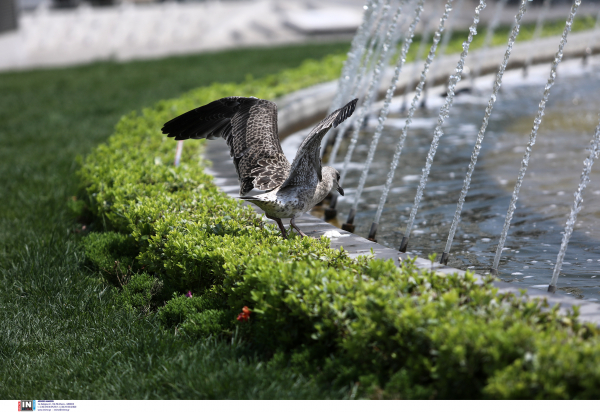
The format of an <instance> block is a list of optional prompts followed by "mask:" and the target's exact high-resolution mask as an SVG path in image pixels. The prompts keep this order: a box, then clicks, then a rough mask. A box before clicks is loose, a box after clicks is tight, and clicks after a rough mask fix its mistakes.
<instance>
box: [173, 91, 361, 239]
mask: <svg viewBox="0 0 600 412" xmlns="http://www.w3.org/2000/svg"><path fill="white" fill-rule="evenodd" d="M356 101H357V99H354V100H352V101H351V102H349V103H348V104H347V105H346V106H344V107H342V108H341V109H338V110H336V111H335V112H333V113H331V114H330V115H329V116H327V117H326V118H325V119H323V120H322V121H321V122H320V123H319V124H317V125H316V126H315V127H314V128H313V130H312V131H311V132H310V133H309V134H308V136H307V137H306V138H305V139H304V141H303V142H302V144H301V145H300V147H299V148H298V153H297V154H296V157H295V159H294V161H293V163H292V164H291V165H290V163H289V162H288V161H287V159H286V157H285V155H284V154H283V150H282V149H281V144H280V143H279V136H278V132H277V106H276V105H275V103H273V102H270V101H268V100H261V99H257V98H255V97H225V98H223V99H219V100H216V101H214V102H212V103H209V104H207V105H205V106H202V107H198V108H196V109H194V110H191V111H189V112H187V113H184V114H182V115H181V116H178V117H176V118H175V119H173V120H171V121H169V122H167V123H165V125H164V126H163V128H162V132H163V133H164V134H167V135H168V136H169V137H175V140H185V139H203V138H207V139H209V140H213V139H216V138H218V137H223V138H224V139H225V141H226V142H227V145H228V146H229V149H230V155H231V157H233V163H234V165H235V167H236V171H237V174H238V177H239V181H240V195H241V197H240V199H244V200H247V201H249V202H252V203H254V204H256V205H258V206H259V207H260V208H261V209H263V210H264V211H265V213H266V216H267V217H268V218H270V219H273V220H275V221H276V222H277V224H278V225H279V228H280V229H281V231H282V234H283V236H284V237H286V232H285V229H284V228H283V224H282V223H281V218H291V219H292V220H291V224H292V226H293V227H294V228H296V230H298V232H299V233H300V234H301V235H304V234H303V233H302V231H300V229H298V227H297V226H296V225H295V223H294V219H295V218H296V217H298V216H300V215H302V214H303V213H305V212H307V211H308V210H310V209H312V207H313V206H315V205H316V204H317V203H319V202H321V201H322V200H323V199H324V198H325V196H327V194H328V193H329V192H330V191H331V190H333V189H337V190H338V191H339V192H340V193H341V194H343V190H342V188H341V187H339V185H338V181H339V176H340V175H339V173H338V172H337V171H336V170H335V169H334V168H332V167H329V166H325V167H321V158H320V155H319V154H320V149H321V140H322V139H323V136H325V134H326V133H327V131H328V130H329V129H331V127H337V126H338V125H339V124H340V123H342V122H343V121H344V120H346V119H347V118H348V117H350V116H351V115H352V113H353V112H354V109H355V108H356ZM253 188H256V189H259V190H266V191H267V192H266V193H262V194H259V195H255V196H244V195H245V194H246V193H248V192H249V191H251V190H252V189H253Z"/></svg>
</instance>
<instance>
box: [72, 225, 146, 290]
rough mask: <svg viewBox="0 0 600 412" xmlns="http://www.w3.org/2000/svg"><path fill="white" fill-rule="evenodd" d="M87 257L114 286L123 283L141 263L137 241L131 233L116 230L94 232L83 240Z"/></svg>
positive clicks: (93, 266)
mask: <svg viewBox="0 0 600 412" xmlns="http://www.w3.org/2000/svg"><path fill="white" fill-rule="evenodd" d="M82 244H83V249H84V251H85V255H86V259H87V261H88V262H89V263H90V264H91V266H92V268H94V269H95V270H98V271H100V272H101V273H102V275H103V276H104V278H105V279H106V280H108V281H109V282H110V283H111V284H113V285H114V286H119V285H122V284H123V283H125V282H126V278H127V277H129V276H130V275H131V273H133V272H134V271H137V269H138V268H139V265H138V264H137V261H136V260H135V258H136V256H137V255H138V254H139V248H138V244H137V242H136V241H135V240H134V238H133V237H132V236H131V235H125V234H122V233H115V232H101V233H97V232H92V233H90V234H89V235H88V236H86V237H84V238H83V240H82Z"/></svg>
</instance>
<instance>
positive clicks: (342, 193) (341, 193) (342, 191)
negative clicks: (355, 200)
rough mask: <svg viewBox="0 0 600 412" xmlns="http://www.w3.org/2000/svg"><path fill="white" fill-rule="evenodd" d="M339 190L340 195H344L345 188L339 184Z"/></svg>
mask: <svg viewBox="0 0 600 412" xmlns="http://www.w3.org/2000/svg"><path fill="white" fill-rule="evenodd" d="M337 191H338V192H339V194H340V195H342V196H344V189H342V188H341V186H338V188H337Z"/></svg>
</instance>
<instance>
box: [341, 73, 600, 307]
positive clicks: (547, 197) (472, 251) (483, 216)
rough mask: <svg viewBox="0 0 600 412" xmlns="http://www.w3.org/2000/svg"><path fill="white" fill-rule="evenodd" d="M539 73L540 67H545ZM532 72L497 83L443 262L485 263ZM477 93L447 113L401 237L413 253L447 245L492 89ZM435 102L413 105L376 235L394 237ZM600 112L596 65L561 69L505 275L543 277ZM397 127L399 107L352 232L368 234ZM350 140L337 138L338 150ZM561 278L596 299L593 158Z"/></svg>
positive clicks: (519, 138) (357, 164)
mask: <svg viewBox="0 0 600 412" xmlns="http://www.w3.org/2000/svg"><path fill="white" fill-rule="evenodd" d="M543 73H545V76H547V73H548V70H547V66H546V69H545V70H543ZM537 80H538V81H535V80H530V81H529V84H523V83H522V82H517V84H516V85H513V86H511V85H510V84H506V83H505V86H503V87H504V90H503V93H502V94H501V95H500V96H499V98H498V101H497V102H496V104H495V107H494V112H493V114H492V117H491V120H490V124H489V126H488V129H487V133H486V137H485V140H484V143H483V148H482V151H481V154H480V156H479V160H478V164H477V167H476V169H475V173H474V175H473V180H472V183H471V189H470V191H469V194H468V196H467V198H466V202H465V205H464V209H463V214H462V222H461V224H460V225H459V228H458V231H457V234H456V236H455V239H454V243H453V246H452V250H451V257H450V261H449V265H450V266H453V267H457V268H460V269H472V270H475V271H477V272H480V273H486V272H488V271H489V269H490V267H491V265H492V262H493V258H494V254H495V249H496V246H497V244H498V238H499V234H500V232H501V230H502V225H503V224H504V216H505V214H506V211H507V208H508V205H509V202H510V198H511V195H512V190H513V187H514V184H515V181H516V177H517V174H518V170H519V168H520V164H521V159H522V156H523V152H524V149H525V146H526V144H527V141H528V139H529V134H530V132H531V127H532V125H533V119H534V117H535V114H536V112H537V108H538V104H539V101H540V99H541V96H542V92H543V84H541V83H545V77H543V79H542V81H540V79H537ZM482 96H483V97H481V98H478V97H474V96H472V95H461V96H458V97H457V99H456V102H455V105H454V107H453V109H452V111H451V115H450V118H449V119H448V120H447V121H446V123H445V126H444V136H442V139H441V142H440V145H439V147H438V151H437V155H436V159H435V162H434V163H433V167H432V169H431V174H430V176H429V181H428V184H427V187H426V189H425V194H424V196H423V200H422V202H421V205H420V208H419V213H418V215H417V219H416V221H415V226H414V227H413V232H412V234H411V239H410V242H409V245H408V251H409V252H411V253H413V254H417V255H419V256H421V257H427V256H428V255H429V254H430V253H437V254H438V256H440V255H441V253H442V252H443V248H444V246H445V242H446V238H447V236H448V230H449V228H450V224H451V221H452V217H453V215H454V212H455V210H456V202H457V200H458V197H459V193H460V190H461V188H462V184H463V179H464V176H465V173H466V170H467V165H468V163H469V161H470V158H471V153H472V150H473V145H474V143H475V139H476V136H477V132H478V130H479V127H480V126H481V121H482V117H483V112H484V109H485V106H486V105H487V99H488V98H489V92H484V93H483V94H482ZM486 96H487V97H486ZM441 103H442V102H441V101H439V102H438V104H441ZM438 110H439V106H438V107H432V108H430V109H425V110H420V111H419V112H417V114H416V117H417V119H416V121H415V123H414V127H412V128H411V129H410V132H409V135H408V138H407V140H406V144H405V147H404V150H403V153H402V157H401V159H400V164H399V166H398V169H397V171H396V175H395V179H394V185H393V188H392V190H391V192H390V195H389V197H388V201H387V203H386V207H385V209H384V212H383V216H382V219H381V222H380V226H379V232H378V236H377V240H378V242H379V243H381V244H383V245H386V246H388V247H393V248H398V247H399V245H400V241H401V239H402V236H403V231H404V230H405V226H406V221H407V218H408V216H409V214H410V208H411V207H412V205H413V201H414V196H415V193H416V188H417V185H418V180H419V178H420V175H421V170H422V168H423V167H424V164H425V157H426V154H427V151H428V150H429V145H430V143H431V138H432V135H433V133H432V131H433V129H434V127H435V124H436V120H437V116H438ZM599 112H600V68H598V67H596V68H595V69H587V70H586V71H581V70H580V69H574V70H573V71H572V72H570V73H569V74H568V75H567V74H562V75H561V72H559V77H558V80H557V82H556V84H555V86H554V88H553V89H552V93H551V96H550V101H549V103H548V105H547V107H546V115H545V116H544V119H543V122H542V126H541V128H540V130H539V135H538V139H537V143H536V145H535V146H534V148H533V152H532V157H531V162H530V165H529V169H528V171H527V174H526V176H525V180H524V183H523V186H522V188H521V192H520V196H519V201H518V203H517V209H516V212H515V215H514V218H513V221H512V226H511V230H510V231H509V236H508V239H507V242H506V245H505V246H506V248H507V249H506V250H505V251H504V252H503V257H502V259H501V262H500V267H499V269H500V277H501V278H502V279H504V280H506V281H510V282H518V283H522V284H524V285H528V286H536V285H538V287H540V288H546V287H547V285H548V283H549V281H550V278H551V276H552V270H553V267H554V264H555V262H556V256H557V253H558V250H559V248H560V243H561V240H562V232H563V230H564V225H565V222H566V219H567V214H568V213H569V210H570V207H571V205H572V203H573V193H574V192H575V190H576V189H577V185H578V183H579V179H580V175H581V171H582V167H583V160H584V158H585V157H586V156H587V151H586V150H585V149H586V147H588V145H589V142H590V139H591V138H592V135H593V132H594V129H595V127H596V125H597V124H598V113H599ZM403 126H404V121H403V119H402V118H401V116H400V115H399V114H394V115H391V118H390V119H389V121H388V126H387V127H386V129H385V131H384V135H383V136H382V138H381V141H380V143H379V146H378V150H377V152H376V155H375V159H374V162H373V166H372V168H371V173H370V175H369V178H368V180H367V185H366V189H365V191H364V192H363V195H362V199H361V200H360V203H359V210H358V213H357V216H356V219H355V224H356V233H357V234H358V235H361V236H367V234H368V231H369V228H370V226H371V222H372V221H373V217H374V215H375V210H376V208H377V204H378V202H379V199H380V196H381V189H382V186H383V183H384V181H385V178H386V176H387V173H388V170H389V164H390V162H391V159H392V156H393V152H394V149H395V146H396V140H397V137H398V136H399V135H400V131H401V129H402V127H403ZM375 127H376V122H375V120H374V119H373V120H371V121H370V122H369V126H368V127H367V129H366V130H365V131H364V132H363V133H361V136H360V140H359V142H358V145H357V148H356V151H355V154H354V156H353V158H352V166H353V167H352V168H351V170H350V171H349V172H348V175H347V178H346V181H345V182H344V188H345V189H346V192H347V195H346V197H345V198H340V200H341V201H340V202H339V207H338V209H339V211H340V215H339V217H338V224H341V222H342V221H344V220H345V219H346V216H347V213H348V211H349V209H350V206H351V203H352V201H353V194H354V190H353V188H355V187H356V186H357V184H358V179H359V177H360V173H361V170H362V166H361V165H362V163H363V162H364V160H365V158H366V155H367V151H368V145H369V144H370V139H371V137H372V135H373V132H374V129H375ZM346 144H347V143H346ZM345 150H346V147H342V149H341V153H345ZM598 163H600V161H599V162H598ZM336 166H337V167H338V168H339V167H340V166H341V165H340V164H337V165H336ZM558 286H559V288H562V290H563V291H564V292H565V293H571V294H573V295H575V296H578V297H584V298H585V299H596V300H597V299H600V295H599V292H600V164H596V165H595V167H594V170H593V171H592V175H591V182H590V183H589V184H588V187H587V189H586V191H585V193H584V209H583V210H582V211H581V212H580V213H579V218H578V222H577V225H576V227H575V230H574V233H573V235H572V238H571V241H570V243H569V248H568V250H567V255H566V258H565V262H564V266H563V269H562V274H561V276H560V278H559V283H558Z"/></svg>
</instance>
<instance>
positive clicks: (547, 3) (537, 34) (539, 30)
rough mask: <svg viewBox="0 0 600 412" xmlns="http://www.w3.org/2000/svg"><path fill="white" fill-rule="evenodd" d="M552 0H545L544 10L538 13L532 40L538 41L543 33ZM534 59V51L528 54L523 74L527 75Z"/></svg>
mask: <svg viewBox="0 0 600 412" xmlns="http://www.w3.org/2000/svg"><path fill="white" fill-rule="evenodd" d="M551 3H552V0H544V4H542V11H541V12H540V14H538V18H537V21H536V23H535V30H534V31H533V36H532V37H531V41H532V42H533V41H536V40H537V39H539V38H540V36H541V34H542V28H543V27H544V20H546V15H547V14H548V10H549V9H550V4H551ZM532 60H533V53H532V54H530V55H529V56H527V60H525V64H524V65H523V76H525V77H526V76H527V69H528V68H529V66H530V65H531V62H532Z"/></svg>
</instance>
